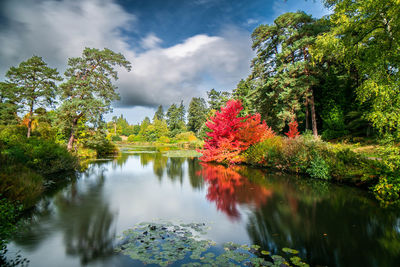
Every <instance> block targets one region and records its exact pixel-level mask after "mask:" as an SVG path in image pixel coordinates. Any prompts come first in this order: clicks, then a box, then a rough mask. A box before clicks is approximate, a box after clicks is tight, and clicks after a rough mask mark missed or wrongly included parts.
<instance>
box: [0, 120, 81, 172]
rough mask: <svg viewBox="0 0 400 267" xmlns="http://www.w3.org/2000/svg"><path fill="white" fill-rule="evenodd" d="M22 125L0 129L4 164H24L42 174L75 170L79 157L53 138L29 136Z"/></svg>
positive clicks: (2, 161)
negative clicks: (22, 128)
mask: <svg viewBox="0 0 400 267" xmlns="http://www.w3.org/2000/svg"><path fill="white" fill-rule="evenodd" d="M20 129H21V128H20V127H9V128H3V129H0V143H1V147H2V150H1V152H0V153H1V157H0V160H1V163H2V165H23V166H27V167H28V168H30V169H32V170H33V171H35V172H37V173H40V174H51V173H57V172H62V171H69V170H75V169H76V168H77V166H78V162H77V159H76V158H75V157H74V156H72V155H71V154H70V153H69V152H68V151H67V149H66V148H65V147H64V146H61V145H59V144H56V143H55V142H54V141H52V140H47V139H42V138H40V137H36V136H32V137H31V138H27V137H26V136H25V134H26V133H22V131H21V130H20Z"/></svg>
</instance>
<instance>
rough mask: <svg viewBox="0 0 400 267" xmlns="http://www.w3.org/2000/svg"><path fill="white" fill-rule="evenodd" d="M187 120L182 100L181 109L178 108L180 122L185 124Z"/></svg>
mask: <svg viewBox="0 0 400 267" xmlns="http://www.w3.org/2000/svg"><path fill="white" fill-rule="evenodd" d="M185 118H186V110H185V106H184V105H183V100H182V101H181V104H180V105H179V108H178V120H179V121H183V122H184V121H185Z"/></svg>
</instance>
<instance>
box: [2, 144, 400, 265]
mask: <svg viewBox="0 0 400 267" xmlns="http://www.w3.org/2000/svg"><path fill="white" fill-rule="evenodd" d="M159 219H162V220H165V221H170V222H178V223H179V222H184V223H191V222H196V223H197V222H201V223H203V222H204V223H207V224H208V225H210V226H211V229H210V230H209V231H208V233H207V238H209V239H212V240H214V241H215V242H216V243H217V244H222V243H225V242H229V241H232V242H235V243H239V244H258V245H260V246H261V247H262V248H263V249H265V250H269V251H271V252H272V253H275V254H281V251H282V248H284V247H290V248H293V249H297V250H299V251H300V256H301V257H302V259H303V260H304V261H306V262H308V263H309V264H310V265H311V266H318V265H319V266H400V214H399V212H398V210H388V209H382V208H380V207H379V204H378V203H377V202H375V201H374V199H373V197H372V196H370V195H369V194H368V193H367V192H364V191H361V190H358V189H355V188H350V187H347V186H338V185H333V184H329V183H326V182H323V181H318V180H309V179H301V178H300V177H295V176H288V175H279V174H270V173H268V171H266V170H259V169H254V168H248V167H243V166H236V167H231V168H226V167H224V166H220V165H211V164H201V163H200V162H199V160H198V159H197V158H179V157H170V158H169V157H166V156H163V154H161V153H158V152H156V151H141V152H137V151H136V152H134V151H125V152H124V153H123V154H122V155H121V156H120V157H118V158H114V159H108V160H101V161H96V162H94V163H91V164H90V166H89V168H88V169H87V171H86V172H84V173H82V175H81V176H80V177H79V178H78V179H77V180H76V181H74V182H72V183H70V184H68V185H66V186H65V187H64V188H61V189H59V190H58V191H57V192H54V193H53V194H52V195H51V196H47V197H45V198H43V199H42V200H41V201H40V202H39V203H38V204H37V205H36V208H35V210H34V211H33V213H32V215H31V216H30V218H29V219H27V221H26V222H25V223H24V227H23V229H21V230H20V232H19V233H18V235H17V236H16V237H15V239H14V240H13V242H12V243H11V245H10V246H9V249H10V251H11V252H12V253H15V252H17V251H19V252H20V254H21V255H22V256H23V257H25V258H27V259H28V260H29V261H30V264H29V266H40V267H44V266H57V267H62V266H137V265H139V264H140V263H139V262H138V261H134V260H132V259H130V258H129V257H128V256H124V255H121V254H117V253H115V252H114V246H115V245H116V240H117V237H118V236H119V235H121V234H122V232H123V231H124V230H126V229H128V228H131V227H133V226H134V225H135V224H137V223H140V222H149V221H152V220H153V221H154V220H159Z"/></svg>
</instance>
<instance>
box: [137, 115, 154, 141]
mask: <svg viewBox="0 0 400 267" xmlns="http://www.w3.org/2000/svg"><path fill="white" fill-rule="evenodd" d="M150 125H151V123H150V119H149V117H145V118H144V120H143V121H142V123H141V124H140V130H139V133H138V134H139V135H140V136H142V137H144V136H145V135H146V134H145V133H146V129H147V127H149V126H150Z"/></svg>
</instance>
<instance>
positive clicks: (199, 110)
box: [187, 97, 207, 133]
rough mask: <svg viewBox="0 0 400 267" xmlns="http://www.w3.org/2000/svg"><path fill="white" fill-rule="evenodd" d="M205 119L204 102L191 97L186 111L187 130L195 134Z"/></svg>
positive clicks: (201, 99) (199, 98) (198, 98)
mask: <svg viewBox="0 0 400 267" xmlns="http://www.w3.org/2000/svg"><path fill="white" fill-rule="evenodd" d="M206 119H207V107H206V101H205V100H204V99H203V98H201V97H193V98H192V100H191V101H190V104H189V109H188V124H187V127H188V130H189V131H192V132H194V133H197V132H198V131H199V130H200V128H201V126H202V125H203V124H204V123H205V121H206Z"/></svg>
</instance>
